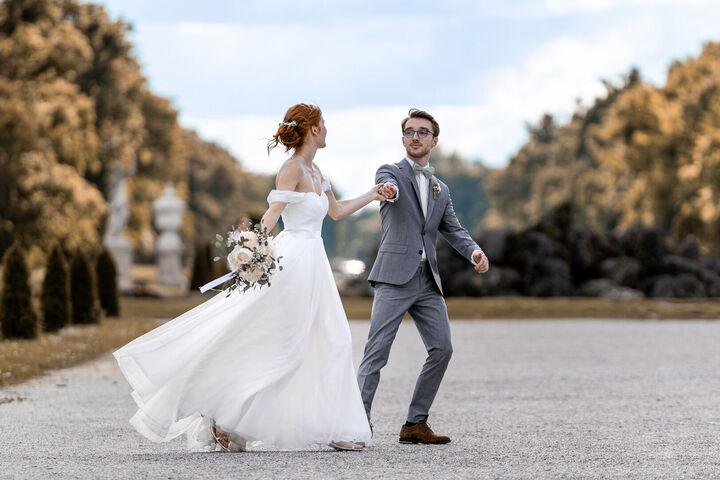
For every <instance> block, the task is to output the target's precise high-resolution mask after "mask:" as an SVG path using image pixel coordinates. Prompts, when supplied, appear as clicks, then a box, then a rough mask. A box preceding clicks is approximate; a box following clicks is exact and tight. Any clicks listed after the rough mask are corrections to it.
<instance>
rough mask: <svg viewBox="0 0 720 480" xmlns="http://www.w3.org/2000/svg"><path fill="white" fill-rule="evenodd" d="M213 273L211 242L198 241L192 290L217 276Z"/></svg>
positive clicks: (191, 284)
mask: <svg viewBox="0 0 720 480" xmlns="http://www.w3.org/2000/svg"><path fill="white" fill-rule="evenodd" d="M213 273H214V267H213V261H212V246H211V245H210V244H202V243H196V244H195V258H194V259H193V268H192V277H191V279H190V290H196V289H198V288H200V287H202V286H203V285H205V284H206V283H207V282H209V281H210V280H212V279H213V278H215V277H214V276H213Z"/></svg>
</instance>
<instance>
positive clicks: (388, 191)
mask: <svg viewBox="0 0 720 480" xmlns="http://www.w3.org/2000/svg"><path fill="white" fill-rule="evenodd" d="M375 188H376V189H377V193H378V195H379V198H377V199H376V200H380V201H381V202H382V201H385V200H387V199H389V198H394V197H395V195H397V187H396V186H395V185H394V184H392V183H379V184H377V185H375Z"/></svg>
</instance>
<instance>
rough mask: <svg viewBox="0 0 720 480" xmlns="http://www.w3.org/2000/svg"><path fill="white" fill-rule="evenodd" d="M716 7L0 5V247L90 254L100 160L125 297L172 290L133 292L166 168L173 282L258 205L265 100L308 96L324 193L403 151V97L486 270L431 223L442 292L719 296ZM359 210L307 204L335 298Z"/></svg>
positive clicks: (33, 265) (267, 179) (97, 216)
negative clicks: (319, 142) (117, 192)
mask: <svg viewBox="0 0 720 480" xmlns="http://www.w3.org/2000/svg"><path fill="white" fill-rule="evenodd" d="M718 18H720V4H718V3H717V2H711V1H702V0H696V1H689V0H683V1H680V0H678V1H673V0H656V1H653V0H626V1H623V2H620V1H614V0H575V1H570V0H538V1H524V0H519V1H511V2H500V1H479V2H475V1H452V2H429V1H414V2H405V1H400V2H383V1H366V2H349V1H339V2H324V1H311V2H302V3H298V2H290V1H275V2H264V1H263V2H261V1H247V2H233V1H208V2H202V3H200V2H191V1H179V2H178V1H173V2H170V1H153V2H146V1H140V0H117V1H115V0H107V1H102V2H94V3H92V2H79V1H75V0H9V1H3V2H2V3H0V172H1V173H2V175H0V254H3V253H4V252H5V251H6V250H7V249H8V248H9V247H10V246H11V245H12V244H13V243H14V242H18V244H19V245H20V246H22V248H23V250H24V252H25V253H26V255H27V256H26V259H27V263H28V265H29V268H30V270H31V276H32V277H33V278H34V279H35V280H36V282H39V281H40V279H42V278H43V272H44V268H45V265H46V263H47V261H48V255H49V252H50V249H51V247H52V245H54V244H55V243H56V242H57V243H58V244H59V245H60V248H61V249H62V250H63V252H64V253H65V254H66V255H71V254H72V253H73V252H76V251H78V250H83V251H85V252H87V253H88V255H90V256H91V257H93V256H95V255H97V252H98V251H99V248H100V246H101V244H102V243H103V236H104V235H105V234H106V233H107V229H108V223H109V222H108V219H109V215H110V212H111V210H112V205H111V203H112V201H111V200H112V198H111V197H112V193H113V188H114V186H115V185H117V184H118V182H117V178H123V179H124V181H125V183H124V184H123V185H126V192H127V209H128V212H127V218H126V220H125V222H124V223H122V225H121V227H122V231H123V232H124V235H125V236H126V237H127V238H128V239H129V241H130V242H131V244H132V247H133V254H132V262H133V268H132V272H131V277H132V278H131V280H132V282H133V284H132V288H131V289H130V290H127V293H134V294H136V295H146V294H165V293H168V292H170V293H172V294H180V291H179V290H178V288H180V287H179V286H176V287H177V288H176V289H175V290H170V291H167V290H165V291H161V290H157V289H155V290H153V288H152V287H153V283H154V282H155V278H156V276H157V272H156V266H155V265H156V262H157V246H158V245H157V243H158V238H159V235H160V230H159V229H158V226H157V224H156V219H155V215H156V213H154V209H153V202H155V201H156V200H157V199H158V198H159V197H160V196H161V195H162V193H163V189H164V188H165V187H166V185H171V186H172V187H173V188H174V191H175V193H176V195H177V196H178V197H179V199H180V200H182V202H183V204H184V205H185V208H184V210H183V213H182V222H181V225H180V227H179V230H178V233H179V238H180V240H181V245H182V252H181V256H182V264H181V266H182V268H183V274H184V275H185V276H186V277H187V279H188V285H183V286H182V289H181V290H182V292H185V291H187V287H190V288H191V289H192V288H194V287H196V286H198V284H199V283H200V284H201V283H203V282H204V281H207V280H209V279H212V278H214V277H215V276H218V275H219V274H222V273H223V272H222V270H223V267H222V266H219V265H218V264H214V265H213V264H211V262H210V261H209V258H210V257H212V255H213V254H212V252H211V250H212V249H211V248H210V247H209V245H210V243H211V242H213V240H214V235H215V233H217V232H220V233H224V232H226V231H227V229H228V227H229V226H230V225H232V224H235V225H237V224H238V222H240V221H241V220H242V219H243V218H246V219H250V220H252V221H257V220H258V219H259V217H260V216H261V215H262V213H263V212H264V209H265V208H266V205H267V204H266V200H265V199H266V196H267V193H268V191H269V190H270V189H271V188H273V185H274V172H276V171H277V168H278V167H279V166H280V165H281V163H282V161H283V159H284V158H285V156H284V155H283V152H282V151H281V149H276V150H275V151H274V152H273V153H272V154H270V155H268V153H267V151H266V142H267V138H269V137H270V136H271V135H272V134H273V133H274V131H275V129H276V127H277V123H278V122H279V121H281V120H282V117H283V115H284V113H285V110H286V109H287V107H289V106H290V105H292V104H294V103H297V102H311V103H316V104H318V105H319V106H320V107H321V108H323V111H324V115H325V119H326V123H327V127H328V131H329V133H328V147H327V148H326V149H324V150H322V151H320V152H319V153H318V155H317V157H316V162H317V163H318V164H319V165H320V167H321V168H322V170H323V173H324V174H325V176H326V177H328V178H329V179H330V180H331V182H332V183H333V187H334V190H335V194H336V196H338V197H340V198H347V197H350V196H355V195H358V194H360V193H363V192H364V191H366V190H367V189H369V188H370V187H371V186H372V185H373V184H374V172H375V170H376V168H377V167H378V166H379V165H381V164H383V163H388V162H396V161H399V160H400V159H402V157H403V155H404V151H403V149H402V145H401V140H400V121H401V119H402V118H403V117H404V116H405V114H406V112H407V110H408V108H410V107H417V108H422V109H425V110H427V111H429V112H431V113H433V114H434V115H435V116H436V118H437V120H438V121H439V123H440V126H441V133H440V137H439V147H438V148H437V149H436V150H435V153H434V154H433V156H432V158H431V162H432V164H433V165H434V166H435V167H436V168H437V175H438V176H439V177H440V178H442V179H443V180H444V181H445V182H446V183H447V184H448V186H449V188H450V191H451V194H452V196H453V199H454V206H455V210H456V212H457V214H458V217H459V218H460V221H461V222H462V223H463V225H465V226H466V227H467V229H468V230H469V231H470V232H471V233H472V235H473V236H474V238H475V239H476V240H477V241H478V242H479V244H480V245H481V246H482V247H483V248H484V249H485V250H486V252H487V254H488V256H489V258H490V261H491V263H492V265H493V268H492V269H491V271H490V273H488V274H487V275H485V276H478V275H476V274H475V273H474V272H473V271H472V269H470V268H469V265H468V264H467V261H466V260H464V259H462V258H460V257H459V256H458V255H456V254H455V253H454V252H453V251H452V250H451V249H450V248H449V247H448V246H447V244H446V243H445V242H443V241H440V243H439V248H440V251H439V258H440V263H441V265H440V270H441V272H442V273H443V280H444V284H445V285H446V293H447V294H448V295H449V296H454V295H456V296H487V295H503V296H519V295H530V296H579V295H583V296H593V297H606V298H615V299H624V298H627V299H637V298H644V297H671V298H686V297H691V298H704V297H715V296H720V261H719V260H718V258H717V254H718V253H720V248H719V247H720V43H717V42H718V41H720V38H718V36H717V24H716V20H717V19H718ZM113 172H115V173H113ZM113 175H115V176H116V177H113ZM118 176H119V177H118ZM113 178H115V180H113ZM379 228H380V222H379V216H378V214H377V205H373V206H369V207H367V208H365V209H363V210H362V211H360V212H358V213H357V214H355V215H353V216H352V217H350V218H348V219H344V220H341V221H339V222H333V221H332V220H331V219H329V218H327V219H326V220H325V224H324V232H323V237H324V239H325V245H326V248H327V251H328V254H329V257H330V258H331V261H332V264H333V266H334V269H335V270H336V274H337V279H338V284H339V286H340V287H341V289H342V292H343V293H344V294H346V295H369V294H370V291H369V289H368V288H367V286H366V282H365V280H364V277H363V275H364V274H366V273H367V270H369V266H370V265H371V262H372V260H373V258H374V255H375V252H376V249H377V242H378V240H379ZM218 267H220V268H218ZM163 292H164V293H163Z"/></svg>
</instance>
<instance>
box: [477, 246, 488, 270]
mask: <svg viewBox="0 0 720 480" xmlns="http://www.w3.org/2000/svg"><path fill="white" fill-rule="evenodd" d="M473 261H475V264H476V265H475V271H476V272H478V273H485V272H487V271H488V269H489V268H490V262H489V261H488V258H487V257H486V256H485V254H484V253H483V252H482V251H481V250H478V251H476V252H475V253H474V254H473Z"/></svg>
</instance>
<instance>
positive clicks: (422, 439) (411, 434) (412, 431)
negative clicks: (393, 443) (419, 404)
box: [400, 422, 450, 445]
mask: <svg viewBox="0 0 720 480" xmlns="http://www.w3.org/2000/svg"><path fill="white" fill-rule="evenodd" d="M400 443H426V444H433V445H441V444H444V443H450V437H446V436H444V435H435V433H433V431H432V430H431V429H430V426H428V424H427V423H424V422H420V423H418V424H416V425H414V426H412V427H408V426H407V425H403V426H402V428H401V429H400Z"/></svg>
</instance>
